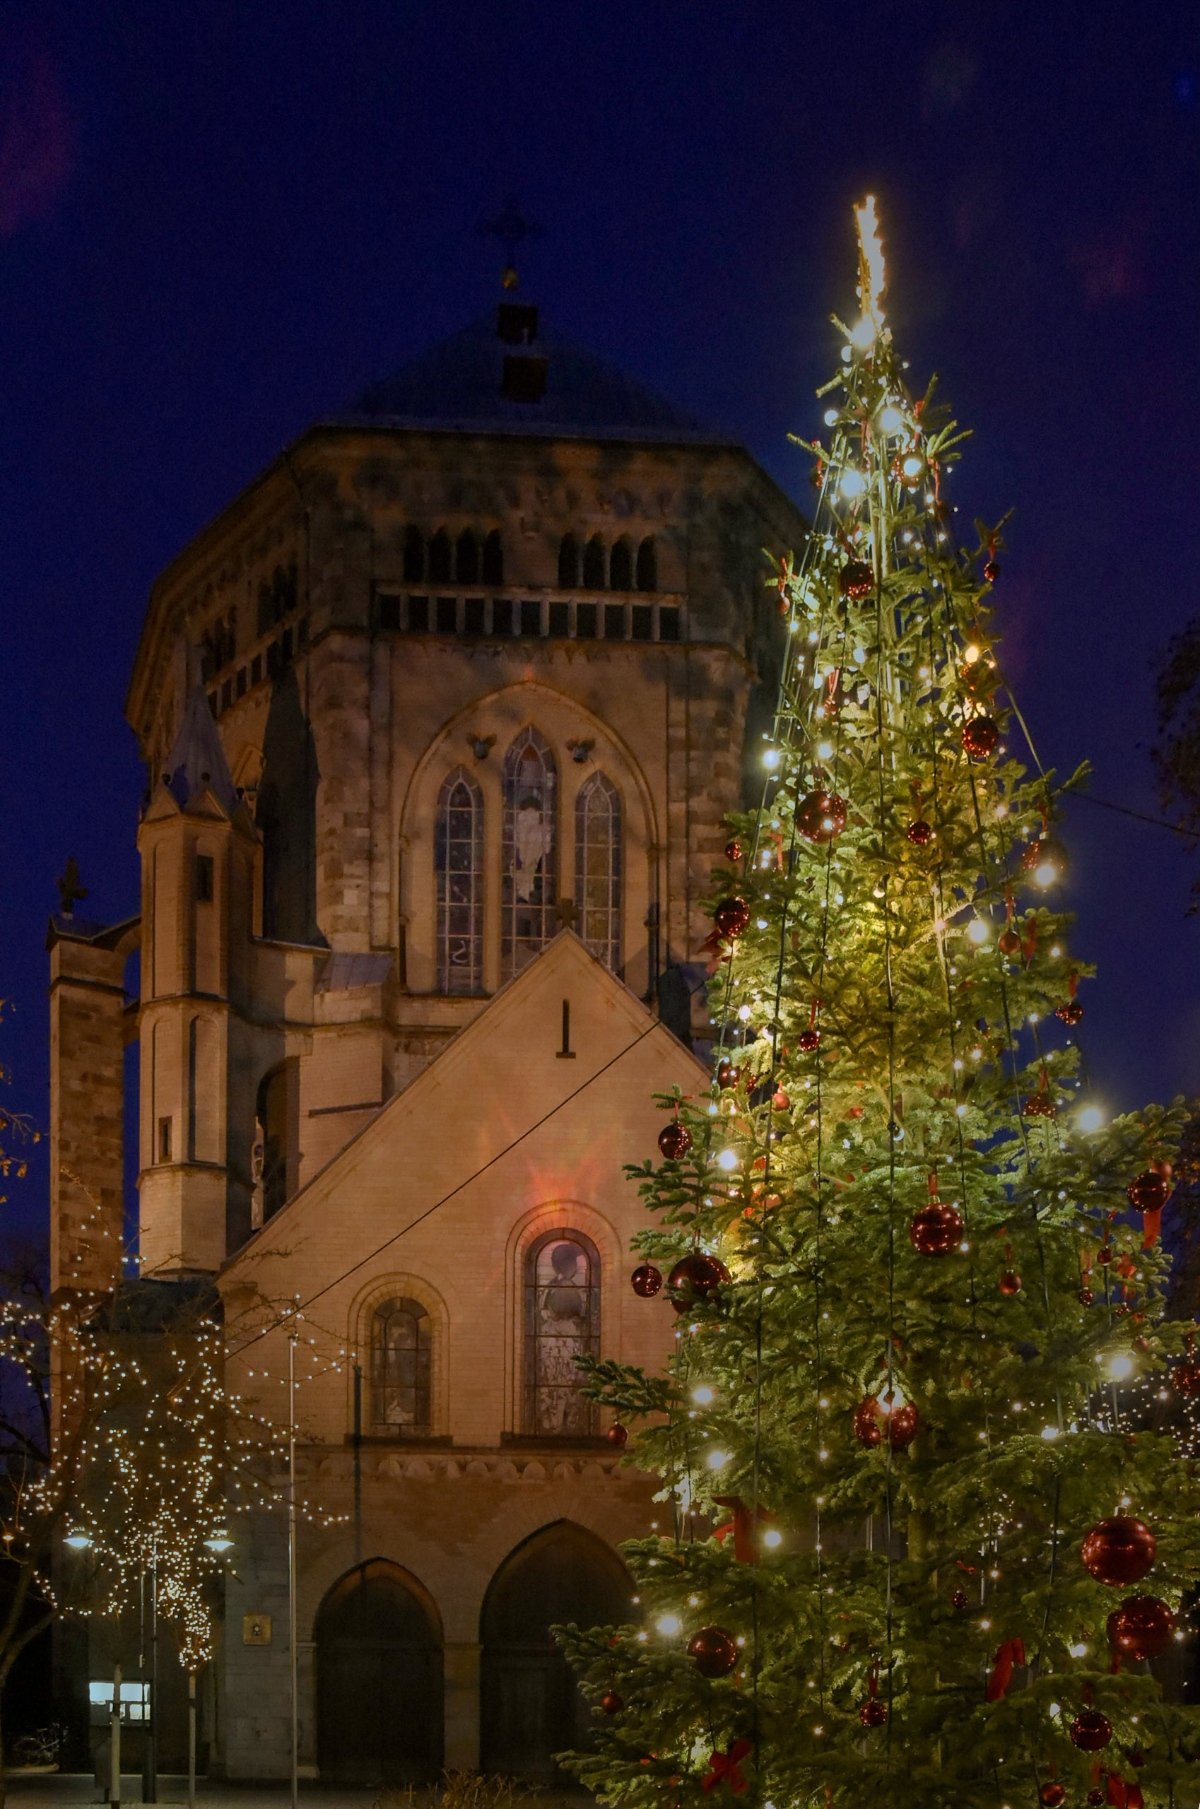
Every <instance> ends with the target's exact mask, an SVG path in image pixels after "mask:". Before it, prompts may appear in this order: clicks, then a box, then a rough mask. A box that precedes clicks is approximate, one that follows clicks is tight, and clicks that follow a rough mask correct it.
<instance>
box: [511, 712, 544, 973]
mask: <svg viewBox="0 0 1200 1809" xmlns="http://www.w3.org/2000/svg"><path fill="white" fill-rule="evenodd" d="M557 782H558V773H557V770H556V768H555V765H554V755H553V754H552V753H551V752H550V749H549V747H548V745H547V744H546V742H545V741H544V740H543V739H542V737H541V736H540V735H539V734H538V732H537V730H536V729H534V728H526V729H522V730H521V733H520V734H519V735H518V736H517V738H516V740H515V741H514V742H513V744H512V746H511V747H510V748H509V750H508V752H507V753H506V754H505V756H504V780H503V783H504V835H503V843H504V850H503V860H504V869H503V872H504V878H503V887H502V891H501V901H500V902H501V928H500V966H501V971H502V973H503V976H504V978H505V979H506V980H508V979H511V978H512V976H513V974H515V973H518V972H519V971H520V969H521V968H523V967H524V966H525V964H526V962H527V961H531V960H532V959H533V957H534V955H536V954H537V952H538V950H539V949H541V948H542V947H543V946H544V945H545V944H546V943H547V942H549V940H550V938H551V936H552V935H553V934H554V927H555V914H554V902H555V896H556V892H555V869H556V856H557V842H558V810H557V796H556V793H557V789H558V783H557Z"/></svg>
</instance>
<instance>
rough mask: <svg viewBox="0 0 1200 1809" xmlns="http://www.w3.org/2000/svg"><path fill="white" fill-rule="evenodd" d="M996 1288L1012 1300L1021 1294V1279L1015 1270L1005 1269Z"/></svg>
mask: <svg viewBox="0 0 1200 1809" xmlns="http://www.w3.org/2000/svg"><path fill="white" fill-rule="evenodd" d="M996 1286H997V1287H998V1288H999V1290H1000V1292H1001V1293H1002V1294H1003V1295H1004V1296H1005V1297H1006V1298H1007V1299H1009V1300H1011V1299H1012V1297H1013V1295H1014V1294H1019V1293H1020V1292H1021V1277H1020V1276H1019V1275H1018V1274H1017V1271H1016V1270H1015V1269H1005V1271H1004V1273H1003V1274H1002V1275H1001V1277H1000V1279H999V1281H998V1282H997V1283H996Z"/></svg>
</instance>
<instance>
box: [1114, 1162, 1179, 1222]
mask: <svg viewBox="0 0 1200 1809" xmlns="http://www.w3.org/2000/svg"><path fill="white" fill-rule="evenodd" d="M1125 1192H1126V1193H1127V1194H1128V1195H1129V1204H1130V1205H1131V1206H1132V1207H1133V1209H1134V1211H1135V1212H1161V1211H1162V1209H1163V1207H1164V1206H1165V1205H1166V1203H1167V1199H1168V1197H1169V1195H1170V1192H1171V1183H1170V1182H1169V1181H1168V1180H1167V1177H1166V1176H1165V1175H1160V1174H1159V1172H1158V1170H1157V1169H1154V1168H1148V1169H1146V1171H1145V1172H1144V1173H1143V1174H1140V1175H1137V1176H1136V1177H1135V1178H1134V1179H1133V1180H1132V1181H1131V1182H1130V1183H1129V1186H1128V1187H1127V1188H1126V1189H1125Z"/></svg>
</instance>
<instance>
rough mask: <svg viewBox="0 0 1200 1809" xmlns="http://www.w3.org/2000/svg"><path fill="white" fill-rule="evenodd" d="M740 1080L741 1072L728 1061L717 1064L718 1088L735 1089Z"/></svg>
mask: <svg viewBox="0 0 1200 1809" xmlns="http://www.w3.org/2000/svg"><path fill="white" fill-rule="evenodd" d="M741 1078H742V1070H741V1069H740V1068H737V1067H735V1066H734V1064H733V1063H732V1062H731V1061H729V1060H725V1061H719V1062H718V1063H717V1085H718V1086H719V1087H736V1086H737V1084H738V1081H739V1080H740V1079H741Z"/></svg>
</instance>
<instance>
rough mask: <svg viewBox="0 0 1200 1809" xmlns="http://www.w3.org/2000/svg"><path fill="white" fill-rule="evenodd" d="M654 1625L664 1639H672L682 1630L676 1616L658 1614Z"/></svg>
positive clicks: (681, 1623) (680, 1622)
mask: <svg viewBox="0 0 1200 1809" xmlns="http://www.w3.org/2000/svg"><path fill="white" fill-rule="evenodd" d="M654 1625H655V1626H656V1627H657V1628H658V1631H659V1632H660V1633H661V1634H662V1635H663V1636H664V1637H665V1638H666V1639H674V1637H675V1635H676V1634H677V1633H679V1632H680V1631H681V1630H682V1628H683V1622H682V1621H681V1620H680V1618H679V1616H678V1615H677V1614H660V1615H659V1617H658V1619H657V1620H656V1621H655V1623H654Z"/></svg>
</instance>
